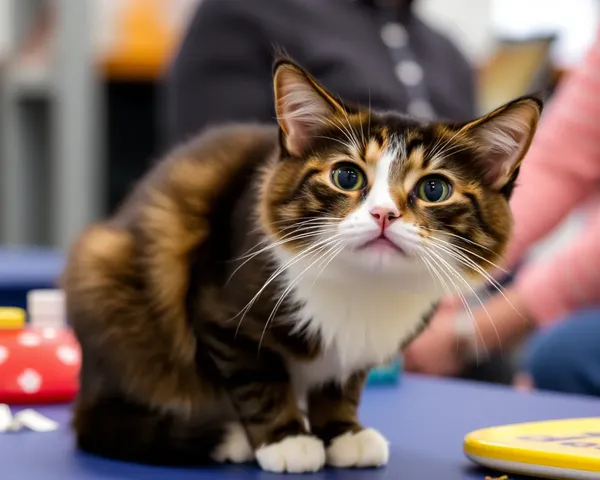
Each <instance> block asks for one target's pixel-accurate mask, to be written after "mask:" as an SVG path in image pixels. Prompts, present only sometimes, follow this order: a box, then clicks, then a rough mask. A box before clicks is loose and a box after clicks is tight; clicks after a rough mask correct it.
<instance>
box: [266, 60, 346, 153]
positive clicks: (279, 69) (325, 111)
mask: <svg viewBox="0 0 600 480" xmlns="http://www.w3.org/2000/svg"><path fill="white" fill-rule="evenodd" d="M273 87H274V95H275V112H276V114H277V121H278V122H279V126H280V128H281V131H282V134H283V140H284V142H283V143H284V147H285V148H286V150H287V151H288V152H289V153H290V154H291V155H295V156H299V155H301V154H302V152H303V151H304V149H305V147H306V145H307V144H308V142H309V141H310V139H311V137H312V136H313V135H314V134H315V133H316V132H317V131H318V130H319V128H322V127H323V126H324V125H326V124H327V123H328V122H329V120H330V119H331V118H332V117H333V116H334V115H335V114H336V113H343V112H344V106H342V105H341V104H340V103H339V102H337V101H336V100H335V99H334V98H333V97H332V95H331V94H330V93H328V92H327V91H326V90H325V89H324V88H323V87H322V86H321V85H319V84H318V83H317V81H316V80H315V79H314V78H312V77H311V76H310V75H309V74H308V73H307V72H306V71H304V70H303V69H302V68H300V67H299V66H298V65H296V64H294V63H293V62H291V61H289V60H281V61H279V62H277V63H276V64H275V67H274V74H273Z"/></svg>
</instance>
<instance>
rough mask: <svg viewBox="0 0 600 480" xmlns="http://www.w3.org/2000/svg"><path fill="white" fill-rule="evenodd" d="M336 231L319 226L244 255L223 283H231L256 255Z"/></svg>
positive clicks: (335, 229)
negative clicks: (240, 262)
mask: <svg viewBox="0 0 600 480" xmlns="http://www.w3.org/2000/svg"><path fill="white" fill-rule="evenodd" d="M336 231H337V228H334V227H332V228H327V229H325V228H323V227H321V226H319V227H315V228H314V231H309V232H305V233H302V234H299V235H295V236H293V237H291V238H287V239H285V240H284V239H281V240H279V241H277V242H273V243H271V244H269V245H267V246H266V247H263V248H261V249H260V250H259V251H258V252H254V253H252V254H250V255H245V256H243V257H240V258H239V259H238V260H243V259H244V258H246V260H245V261H244V262H242V264H241V265H239V266H238V267H237V268H236V269H235V270H234V271H233V272H232V273H231V275H230V276H229V278H228V279H227V282H225V284H226V285H227V284H229V282H230V281H231V279H232V278H233V276H234V275H235V274H236V273H237V272H238V271H239V270H240V269H241V268H242V267H243V266H244V265H246V264H247V263H248V262H250V261H252V260H253V259H254V258H256V257H257V256H258V255H261V254H262V253H265V252H267V251H269V250H272V249H274V248H276V247H279V246H281V245H284V244H286V243H290V242H295V241H298V240H304V239H307V238H312V237H319V236H321V235H323V234H326V233H335V232H336ZM293 233H295V232H293Z"/></svg>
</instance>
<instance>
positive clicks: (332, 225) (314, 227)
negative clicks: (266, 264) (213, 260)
mask: <svg viewBox="0 0 600 480" xmlns="http://www.w3.org/2000/svg"><path fill="white" fill-rule="evenodd" d="M325 227H327V228H328V229H329V228H337V227H336V223H333V222H322V223H316V222H315V223H312V224H310V225H302V226H300V227H297V228H295V229H294V230H293V231H291V232H288V233H286V234H285V235H282V236H281V237H280V238H279V240H277V241H281V240H285V239H287V238H289V237H290V236H291V235H295V234H297V233H301V232H306V231H311V230H317V229H319V228H325ZM290 228H294V227H288V228H283V229H281V230H280V232H284V231H285V230H289V229H290ZM269 242H273V239H272V238H269V237H266V238H264V239H263V240H261V241H260V242H258V243H257V244H256V245H254V246H253V247H250V248H249V249H248V250H246V252H245V253H244V254H242V255H241V256H239V257H236V258H234V259H232V260H229V261H230V262H236V261H239V260H243V259H244V258H247V257H250V256H252V255H254V253H256V252H254V253H253V252H252V251H253V250H255V249H256V248H259V247H260V245H262V244H263V243H269Z"/></svg>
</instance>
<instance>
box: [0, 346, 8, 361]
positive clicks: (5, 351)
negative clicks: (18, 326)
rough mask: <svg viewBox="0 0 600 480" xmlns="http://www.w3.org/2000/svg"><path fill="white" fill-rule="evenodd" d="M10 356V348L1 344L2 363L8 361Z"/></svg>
mask: <svg viewBox="0 0 600 480" xmlns="http://www.w3.org/2000/svg"><path fill="white" fill-rule="evenodd" d="M7 358H8V348H6V347H5V346H3V345H0V364H2V363H4V362H6V359H7Z"/></svg>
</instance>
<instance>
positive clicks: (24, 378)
mask: <svg viewBox="0 0 600 480" xmlns="http://www.w3.org/2000/svg"><path fill="white" fill-rule="evenodd" d="M17 383H18V384H19V387H21V390H23V392H25V393H36V392H39V391H40V387H41V386H42V377H41V375H40V374H39V373H38V372H36V371H35V370H33V369H32V368H26V369H25V370H24V371H23V373H21V375H19V377H18V378H17Z"/></svg>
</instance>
